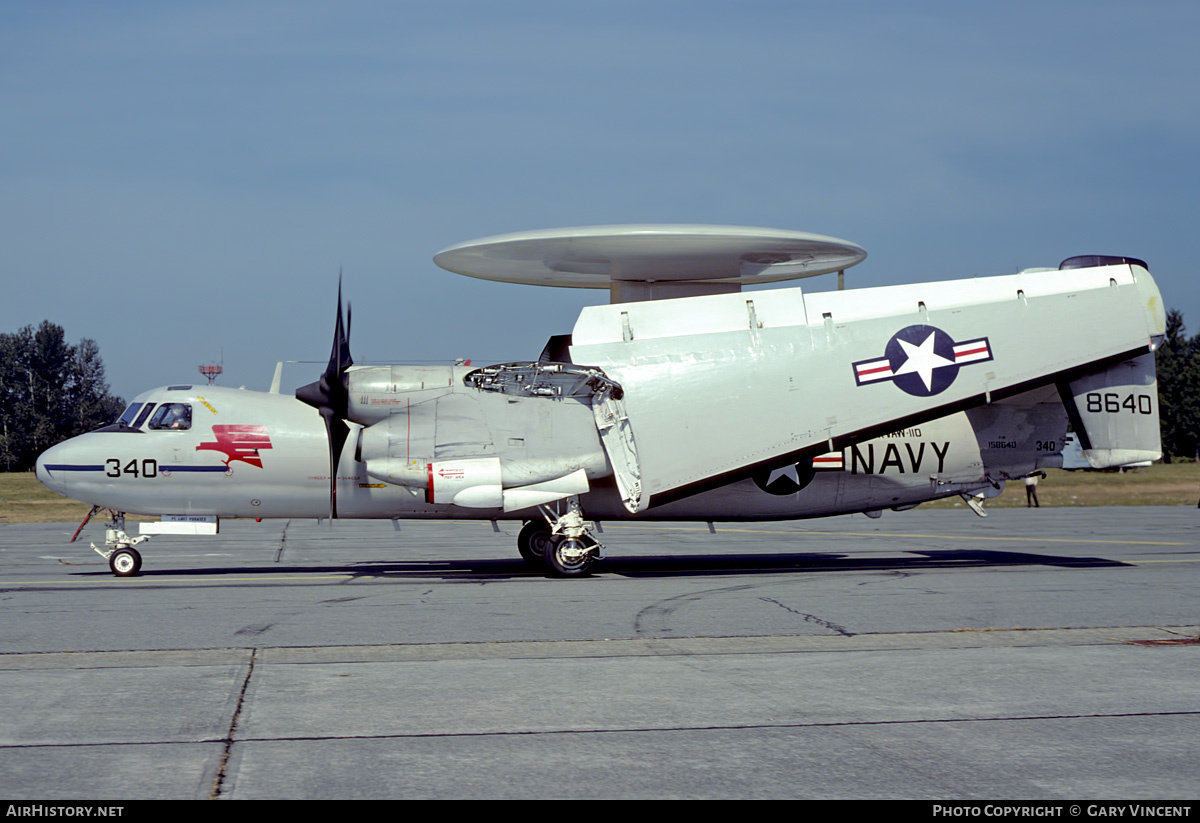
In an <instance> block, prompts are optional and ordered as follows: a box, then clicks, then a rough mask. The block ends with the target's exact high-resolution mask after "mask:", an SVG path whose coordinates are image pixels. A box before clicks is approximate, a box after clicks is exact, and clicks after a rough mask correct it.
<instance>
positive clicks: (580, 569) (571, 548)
mask: <svg viewBox="0 0 1200 823" xmlns="http://www.w3.org/2000/svg"><path fill="white" fill-rule="evenodd" d="M593 545H594V544H593V543H591V542H590V541H588V540H586V539H583V540H580V539H577V538H573V537H561V536H555V537H551V539H550V541H549V545H548V546H547V547H546V555H545V557H546V565H547V566H549V567H550V569H551V570H552V571H553V572H554V573H555V574H557V575H561V576H562V577H582V576H583V575H585V574H587V573H588V569H589V568H591V566H592V562H593V561H595V559H596V557H595V555H594V554H592V546H593Z"/></svg>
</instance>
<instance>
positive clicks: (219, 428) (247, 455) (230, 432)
mask: <svg viewBox="0 0 1200 823" xmlns="http://www.w3.org/2000/svg"><path fill="white" fill-rule="evenodd" d="M213 436H215V437H216V438H217V441H216V442H215V443H201V444H200V445H199V446H197V447H196V451H203V450H206V449H207V450H210V451H215V452H221V453H222V454H224V455H225V461H224V462H225V465H226V466H228V465H229V464H230V463H232V462H234V461H235V460H241V461H242V462H243V463H248V464H249V465H251V466H257V467H258V468H260V469H261V468H262V467H263V464H262V458H261V457H259V455H258V453H259V451H260V450H261V449H269V448H271V438H270V437H268V436H267V427H266V426H226V425H215V426H213Z"/></svg>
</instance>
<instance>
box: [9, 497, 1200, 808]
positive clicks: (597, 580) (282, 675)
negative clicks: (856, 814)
mask: <svg viewBox="0 0 1200 823" xmlns="http://www.w3.org/2000/svg"><path fill="white" fill-rule="evenodd" d="M1198 515H1200V512H1198V511H1197V510H1196V509H1194V508H1183V507H1181V508H1134V507H1130V508H1108V509H1048V508H1047V509H1037V510H1025V509H1018V510H1014V509H1003V510H996V511H993V512H992V513H991V516H990V517H989V518H987V519H986V520H984V519H978V518H976V517H974V516H973V515H971V514H969V513H967V512H966V511H921V510H919V509H918V510H915V511H910V512H904V513H891V512H889V513H886V514H885V515H884V516H883V517H882V518H880V519H878V520H870V519H867V518H865V517H862V516H857V517H850V518H830V519H825V520H809V521H793V522H783V523H757V524H730V525H727V526H725V525H718V526H717V533H716V534H710V533H709V530H708V528H707V527H706V526H705V525H704V524H628V523H624V524H622V523H613V524H608V525H606V526H605V531H604V533H603V535H601V539H602V541H603V542H604V543H605V545H606V546H607V552H608V555H609V556H608V559H606V560H605V561H603V562H602V563H601V564H598V565H597V566H596V573H595V574H594V575H593V576H591V577H588V578H585V579H570V580H563V579H554V578H550V577H548V576H547V575H546V574H545V573H544V572H542V571H540V570H537V569H531V568H530V567H528V566H526V565H525V564H524V563H523V562H522V561H521V560H520V559H519V558H518V557H517V553H516V548H515V535H516V531H517V526H518V525H519V524H500V529H501V532H502V533H499V534H498V533H495V532H494V531H493V529H492V526H491V525H490V524H488V523H478V522H428V523H419V522H405V523H401V524H400V527H399V530H398V531H397V530H396V529H394V528H393V525H392V524H391V523H388V522H383V523H379V522H363V523H359V522H352V521H338V522H337V523H335V524H333V527H332V528H331V527H330V526H329V525H328V524H316V523H314V522H312V521H270V522H263V523H253V522H243V521H227V522H224V523H222V524H221V534H220V535H219V536H216V537H194V538H193V537H188V538H183V537H166V536H163V537H156V538H154V539H153V540H151V541H150V542H149V543H147V544H145V545H144V546H143V547H142V549H143V555H144V557H145V565H144V567H143V570H142V573H141V574H140V575H139V576H138V577H135V578H125V579H119V578H114V577H112V576H111V575H110V574H109V571H108V566H107V563H106V562H105V561H104V560H102V559H101V558H100V557H99V556H97V555H96V554H95V553H93V552H92V551H91V549H90V548H88V543H89V542H90V541H96V542H101V541H102V540H103V524H99V523H96V524H91V525H89V526H88V528H87V529H85V531H84V533H83V534H82V535H81V537H80V540H79V542H77V543H75V544H68V543H67V542H66V541H67V539H68V538H69V536H70V534H71V532H72V531H74V525H73V524H71V525H68V524H52V525H4V526H0V598H3V603H4V609H3V616H4V619H3V621H2V622H0V651H2V652H3V653H2V654H0V688H2V690H3V691H2V694H3V696H4V697H3V700H4V711H3V712H2V713H0V758H2V760H0V762H2V763H3V768H2V769H0V796H3V797H6V798H9V799H11V800H20V799H29V800H38V801H43V802H44V801H48V800H69V799H74V800H112V801H120V800H133V799H140V798H197V799H203V798H214V799H241V798H409V797H412V798H418V797H420V798H560V797H561V798H624V797H639V798H675V797H681V798H708V797H712V798H921V799H930V800H943V801H952V800H969V799H986V800H994V799H1009V800H1018V799H1044V800H1056V799H1070V800H1103V799H1115V800H1133V799H1145V800H1172V799H1174V800H1187V799H1194V798H1196V797H1197V796H1200V776H1198V775H1200V769H1198V768H1197V766H1198V765H1200V758H1198V756H1197V755H1198V753H1200V752H1198V744H1197V743H1196V740H1198V739H1200V734H1198V733H1200V690H1198V689H1197V687H1196V683H1197V682H1198V680H1197V675H1198V674H1200V645H1198V644H1197V638H1198V637H1200V615H1198V614H1197V605H1198V602H1197V595H1196V591H1197V585H1196V584H1197V582H1198V580H1200V565H1198V564H1200V538H1198V536H1197V529H1196V526H1197V521H1198V520H1200V517H1198Z"/></svg>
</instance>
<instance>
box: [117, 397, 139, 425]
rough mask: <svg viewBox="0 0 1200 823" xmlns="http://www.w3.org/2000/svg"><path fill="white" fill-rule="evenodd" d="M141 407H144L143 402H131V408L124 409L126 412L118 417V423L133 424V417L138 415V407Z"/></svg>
mask: <svg viewBox="0 0 1200 823" xmlns="http://www.w3.org/2000/svg"><path fill="white" fill-rule="evenodd" d="M141 407H142V404H141V403H130V404H129V408H127V409H126V410H125V411H124V413H123V414H122V415H121V416H120V417H118V418H117V424H118V425H120V424H124V425H126V426H132V425H133V418H134V417H136V416H137V413H138V409H140V408H141Z"/></svg>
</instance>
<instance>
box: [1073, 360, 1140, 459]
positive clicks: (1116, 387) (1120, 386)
mask: <svg viewBox="0 0 1200 823" xmlns="http://www.w3.org/2000/svg"><path fill="white" fill-rule="evenodd" d="M1058 390H1059V393H1060V394H1061V395H1062V400H1063V405H1064V406H1066V408H1067V415H1068V416H1069V417H1070V419H1071V427H1072V428H1073V429H1074V430H1075V433H1076V435H1077V436H1078V438H1079V445H1080V446H1081V447H1082V448H1083V454H1084V457H1086V458H1087V461H1088V463H1089V464H1091V466H1092V468H1094V469H1107V468H1112V467H1115V466H1126V465H1129V464H1130V463H1140V462H1144V461H1147V460H1158V459H1159V458H1161V457H1162V437H1161V435H1160V433H1159V421H1158V381H1157V379H1156V377H1155V372H1154V355H1153V354H1143V355H1141V356H1140V357H1136V358H1134V359H1132V360H1126V361H1124V362H1121V363H1117V364H1115V365H1112V366H1109V367H1108V368H1106V369H1103V370H1101V371H1096V372H1092V373H1090V374H1085V375H1084V376H1082V377H1079V378H1077V379H1075V380H1071V381H1070V382H1067V383H1060V384H1059V387H1058Z"/></svg>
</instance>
